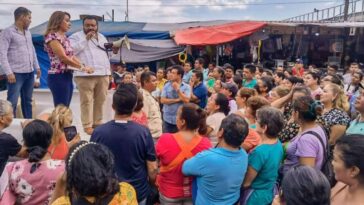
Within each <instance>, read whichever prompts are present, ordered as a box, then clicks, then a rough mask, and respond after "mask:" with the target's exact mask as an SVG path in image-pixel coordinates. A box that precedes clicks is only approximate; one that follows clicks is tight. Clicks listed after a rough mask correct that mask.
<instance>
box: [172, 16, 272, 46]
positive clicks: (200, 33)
mask: <svg viewBox="0 0 364 205" xmlns="http://www.w3.org/2000/svg"><path fill="white" fill-rule="evenodd" d="M265 25H266V23H263V22H254V21H240V22H234V23H228V24H223V25H217V26H205V27H198V28H189V29H184V30H179V31H176V34H175V37H174V40H175V41H176V43H177V44H178V45H194V46H203V45H216V44H221V43H226V42H230V41H233V40H235V39H238V38H241V37H244V36H248V35H250V34H252V33H254V32H255V31H257V30H258V29H260V28H262V27H264V26H265Z"/></svg>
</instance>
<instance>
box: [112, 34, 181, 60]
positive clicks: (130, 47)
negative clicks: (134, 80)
mask: <svg viewBox="0 0 364 205" xmlns="http://www.w3.org/2000/svg"><path fill="white" fill-rule="evenodd" d="M121 45H122V46H121V48H120V51H121V52H120V51H119V53H118V54H117V55H114V56H113V57H112V58H111V62H120V61H121V62H124V63H142V62H151V61H156V60H160V59H165V58H169V57H172V56H175V55H178V54H179V53H181V52H183V51H184V50H185V47H184V46H178V45H177V44H176V43H175V42H174V40H172V39H165V40H147V39H124V41H123V43H122V44H121Z"/></svg>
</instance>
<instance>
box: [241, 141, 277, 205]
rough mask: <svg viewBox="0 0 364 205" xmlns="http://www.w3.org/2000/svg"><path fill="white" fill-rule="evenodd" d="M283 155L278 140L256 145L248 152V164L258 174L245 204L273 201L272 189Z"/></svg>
mask: <svg viewBox="0 0 364 205" xmlns="http://www.w3.org/2000/svg"><path fill="white" fill-rule="evenodd" d="M282 157H283V146H282V143H281V142H280V141H279V140H278V142H277V143H275V144H261V145H258V146H257V147H256V148H255V149H254V150H253V152H252V153H250V154H249V162H248V164H249V166H250V167H252V168H253V169H254V170H255V171H256V172H257V173H258V175H257V176H256V177H255V179H254V181H253V183H252V184H251V186H250V187H251V188H252V189H253V190H254V191H253V193H252V194H251V196H250V197H249V199H248V202H247V205H256V204H259V205H266V204H271V203H272V201H273V189H274V186H275V182H276V180H277V177H278V169H279V166H280V163H281V161H282Z"/></svg>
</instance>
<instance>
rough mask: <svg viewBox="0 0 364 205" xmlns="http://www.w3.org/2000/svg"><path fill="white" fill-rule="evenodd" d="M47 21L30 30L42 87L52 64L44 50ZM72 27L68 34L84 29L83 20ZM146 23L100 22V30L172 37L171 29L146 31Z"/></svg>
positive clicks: (133, 36) (142, 36) (110, 34)
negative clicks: (40, 73) (39, 68)
mask: <svg viewBox="0 0 364 205" xmlns="http://www.w3.org/2000/svg"><path fill="white" fill-rule="evenodd" d="M47 23H48V22H45V23H43V24H40V25H39V26H36V27H34V28H32V29H30V32H31V33H32V37H33V44H34V47H35V50H36V52H37V57H38V61H39V65H40V67H41V70H42V77H41V87H42V88H46V87H47V71H48V68H49V66H50V63H49V58H48V54H47V52H45V50H44V37H43V35H44V32H45V30H46V28H47ZM71 23H72V27H71V30H70V31H69V32H68V33H67V35H71V34H73V33H75V32H78V31H80V30H82V20H74V21H71ZM144 26H145V23H138V22H99V32H100V33H102V34H103V35H104V36H106V37H123V36H125V35H127V36H128V37H129V38H131V39H155V40H158V39H159V40H163V39H170V35H169V31H144V30H143V28H144Z"/></svg>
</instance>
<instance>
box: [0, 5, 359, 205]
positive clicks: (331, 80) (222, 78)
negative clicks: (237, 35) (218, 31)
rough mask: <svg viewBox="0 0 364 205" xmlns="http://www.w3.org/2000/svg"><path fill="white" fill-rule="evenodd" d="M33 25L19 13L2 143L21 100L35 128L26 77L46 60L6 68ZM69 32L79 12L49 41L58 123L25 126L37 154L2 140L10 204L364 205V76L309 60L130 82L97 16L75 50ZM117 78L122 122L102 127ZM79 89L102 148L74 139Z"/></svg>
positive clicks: (4, 189) (0, 195) (88, 126)
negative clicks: (113, 61)
mask: <svg viewBox="0 0 364 205" xmlns="http://www.w3.org/2000/svg"><path fill="white" fill-rule="evenodd" d="M30 15H31V13H30V11H29V10H27V9H25V8H22V7H20V8H18V9H17V10H16V11H15V20H16V23H15V24H14V25H13V26H11V27H10V28H9V29H6V30H4V33H3V34H2V35H1V37H0V39H1V40H0V60H1V61H0V62H1V63H2V65H5V66H4V69H5V71H6V74H7V76H8V83H9V84H13V86H15V87H19V89H17V90H16V92H18V93H17V94H16V93H15V94H14V92H15V91H14V89H13V88H11V86H10V87H9V90H8V93H9V95H8V100H9V101H10V102H9V101H6V100H0V130H3V129H5V128H6V127H9V126H11V123H12V119H13V113H14V110H15V109H16V106H14V103H16V101H14V96H12V95H17V96H19V93H20V95H21V96H22V105H23V106H22V109H23V113H24V114H25V115H24V116H25V117H26V118H31V115H32V113H31V108H30V109H28V108H27V107H28V105H29V104H27V103H29V101H27V99H28V98H29V97H30V98H29V99H31V95H30V96H27V97H25V95H26V93H27V92H28V91H27V90H26V89H25V88H24V89H23V88H21V87H22V86H25V87H27V84H26V83H25V81H26V80H25V77H24V76H25V74H24V73H23V71H24V72H26V75H28V74H29V72H30V73H31V74H29V75H32V76H31V79H32V80H31V79H30V78H29V79H28V80H29V81H30V82H28V83H32V82H33V81H34V78H33V77H34V76H33V75H34V74H33V72H34V71H33V70H34V69H35V70H37V69H38V64H37V63H36V58H28V56H30V57H34V56H33V55H34V53H33V52H31V53H27V54H26V57H27V60H29V59H34V61H33V60H32V62H33V63H31V64H27V66H25V65H24V66H23V67H21V68H20V66H18V64H16V63H14V60H15V59H12V57H6V56H11V54H9V53H11V52H17V50H16V49H18V48H13V47H12V46H11V43H12V42H13V40H14V39H15V40H14V41H16V40H19V41H23V40H24V39H20V38H19V39H17V35H19V34H21V35H24V36H25V37H28V35H29V33H28V32H29V31H28V30H27V26H29V23H30ZM69 22H70V15H69V14H68V13H66V12H60V11H57V12H54V13H53V14H52V16H51V18H50V20H49V23H48V27H47V31H46V32H45V45H46V46H45V47H46V50H47V52H48V53H49V56H50V60H51V65H50V69H49V71H48V84H49V87H50V90H51V92H52V96H53V100H54V106H55V108H54V110H53V112H52V113H45V114H42V115H41V116H37V119H34V120H31V121H28V122H27V123H25V124H24V128H23V144H19V142H17V140H16V139H15V138H14V137H13V136H11V135H9V134H7V133H5V132H0V148H1V149H0V173H2V175H1V178H0V179H1V180H0V182H1V183H0V204H6V205H8V204H9V205H12V204H27V205H33V204H34V205H39V204H47V205H48V204H50V205H71V204H72V205H80V204H110V205H121V204H140V205H146V204H147V205H151V204H162V205H167V204H168V205H171V204H176V205H177V204H180V205H183V204H185V205H188V204H196V205H207V204H216V205H219V204H221V205H236V204H240V205H269V204H273V205H329V204H332V205H336V204H338V205H345V204H350V205H359V204H362V203H363V202H362V201H363V200H362V196H363V194H364V161H363V160H362V156H364V87H363V70H362V69H361V68H360V65H359V64H357V63H352V64H351V65H350V67H349V68H348V69H347V71H345V73H343V75H340V74H339V73H338V67H337V66H336V65H329V66H328V67H327V68H321V69H317V68H315V66H312V65H311V66H309V67H307V69H305V66H304V65H303V62H302V60H300V59H297V61H296V64H295V65H294V66H293V67H292V68H291V67H283V66H280V67H277V68H274V69H264V68H261V67H260V66H259V65H253V64H246V65H243V66H241V67H238V68H234V66H232V65H231V64H228V63H227V64H224V65H223V66H217V65H215V64H213V63H210V64H209V65H208V66H206V65H205V61H204V59H202V58H197V59H196V60H195V61H194V62H185V63H184V64H183V65H172V66H170V67H168V68H158V69H157V72H156V73H154V72H152V71H150V70H149V67H147V66H146V67H144V68H141V69H136V70H135V72H128V71H127V70H126V69H125V65H122V64H120V65H118V68H117V70H115V71H113V72H111V71H110V70H109V69H106V68H109V67H110V65H109V61H108V60H107V61H106V59H107V58H108V56H107V55H106V52H104V51H103V50H102V49H100V48H99V47H101V46H100V45H102V43H103V42H104V41H105V39H104V37H103V36H102V35H101V34H100V33H98V30H97V19H95V18H94V17H92V16H89V17H86V18H85V19H84V21H83V26H84V30H83V31H80V32H78V33H75V34H73V35H72V36H70V37H67V36H66V35H65V33H66V32H67V31H68V30H69V28H70V23H69ZM9 39H10V40H9ZM6 41H7V42H8V44H6V45H7V46H6V45H4V44H1V43H3V42H6ZM25 46H30V45H27V44H25ZM31 46H32V45H31ZM14 49H15V50H14ZM5 50H8V51H9V52H8V54H7V55H4V51H5ZM10 51H11V52H10ZM22 52H24V51H22ZM24 57H25V56H24ZM17 60H19V59H17ZM5 61H6V62H8V63H5V64H4V62H5ZM84 63H87V66H86V65H85V64H84ZM29 65H30V66H31V67H29ZM205 66H206V67H207V68H205ZM26 67H27V69H25V68H26ZM21 69H24V70H21ZM23 74H24V75H23ZM110 75H112V76H113V82H112V83H113V84H115V92H114V94H113V102H112V107H110V108H109V109H110V110H114V111H115V116H114V119H113V120H111V121H109V122H102V109H101V110H100V107H102V105H103V103H104V101H105V96H106V91H107V89H108V87H110V86H109V76H110ZM23 77H24V79H23ZM73 77H74V78H73ZM22 79H23V80H22ZM73 80H74V81H75V82H76V85H77V87H78V89H79V91H80V93H81V94H80V98H81V108H80V109H81V120H82V124H83V127H84V129H85V132H86V133H88V134H90V135H91V137H90V140H89V141H81V140H80V136H79V135H77V134H75V136H73V138H71V139H68V137H67V136H68V133H66V130H67V128H69V127H70V126H72V119H73V116H72V111H71V110H70V108H69V105H70V103H71V97H72V92H73V83H72V82H73ZM18 83H19V84H18ZM111 87H113V86H111ZM16 100H17V98H16ZM23 100H24V102H23ZM27 109H28V110H27ZM26 110H27V111H26ZM24 111H25V112H24ZM13 156H16V157H17V158H11V160H9V157H13Z"/></svg>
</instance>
